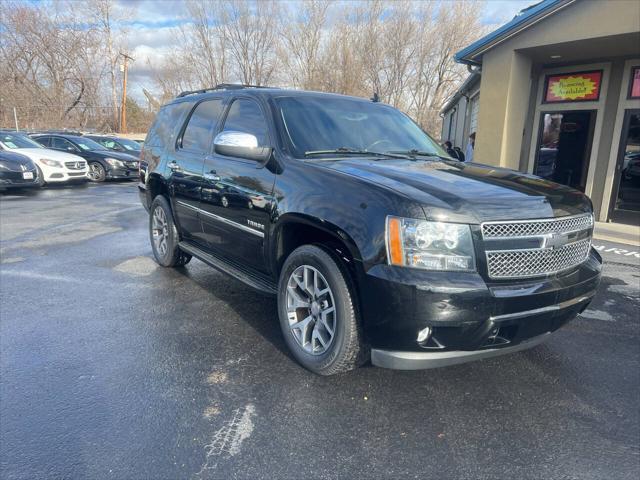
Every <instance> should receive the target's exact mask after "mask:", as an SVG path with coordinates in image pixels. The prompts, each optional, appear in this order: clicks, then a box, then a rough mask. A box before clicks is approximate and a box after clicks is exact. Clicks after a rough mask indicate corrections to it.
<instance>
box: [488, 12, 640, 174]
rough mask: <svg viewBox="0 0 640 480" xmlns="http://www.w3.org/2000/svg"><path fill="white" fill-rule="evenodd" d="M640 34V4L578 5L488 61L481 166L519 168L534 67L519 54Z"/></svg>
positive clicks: (512, 42) (518, 37) (512, 41)
mask: <svg viewBox="0 0 640 480" xmlns="http://www.w3.org/2000/svg"><path fill="white" fill-rule="evenodd" d="M639 30H640V2H638V1H634V0H609V1H594V0H579V1H577V2H576V3H574V4H572V5H569V6H568V7H565V8H564V9H563V10H561V11H559V12H557V13H555V14H554V15H552V16H550V17H547V18H546V19H544V20H543V21H541V22H539V23H537V24H536V25H533V26H531V27H530V28H529V29H527V30H525V31H524V32H522V33H520V34H518V35H516V36H515V37H513V38H511V39H509V40H507V41H505V42H504V43H502V44H500V45H498V46H497V47H495V48H493V49H491V50H489V51H488V52H486V53H485V54H484V56H483V61H482V79H481V88H480V90H481V92H482V93H481V95H480V112H479V116H478V132H477V137H476V152H475V158H476V161H478V162H481V163H487V164H491V165H500V166H503V167H508V168H514V169H517V168H518V167H519V163H520V152H521V147H522V139H523V129H524V126H525V121H526V119H527V112H528V105H529V97H530V95H534V94H535V92H532V91H531V66H532V62H531V60H530V59H529V58H527V56H526V55H525V54H523V53H520V52H518V50H522V49H527V48H533V47H540V46H544V45H553V44H557V43H564V42H571V41H576V40H583V39H589V38H597V37H606V36H610V35H618V34H623V33H632V32H638V31H639Z"/></svg>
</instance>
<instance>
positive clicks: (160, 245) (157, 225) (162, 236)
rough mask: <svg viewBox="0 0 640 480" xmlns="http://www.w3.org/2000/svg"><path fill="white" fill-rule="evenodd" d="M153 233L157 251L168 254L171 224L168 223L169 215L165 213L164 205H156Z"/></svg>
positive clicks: (152, 226)
mask: <svg viewBox="0 0 640 480" xmlns="http://www.w3.org/2000/svg"><path fill="white" fill-rule="evenodd" d="M151 233H152V235H153V245H154V246H155V247H156V251H157V252H158V253H159V254H160V255H162V256H163V257H164V256H165V255H166V254H167V238H168V237H169V226H168V225H167V215H166V214H165V213H164V208H162V207H156V209H155V210H154V211H153V222H152V224H151Z"/></svg>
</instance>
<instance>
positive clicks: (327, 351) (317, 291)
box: [278, 245, 368, 375]
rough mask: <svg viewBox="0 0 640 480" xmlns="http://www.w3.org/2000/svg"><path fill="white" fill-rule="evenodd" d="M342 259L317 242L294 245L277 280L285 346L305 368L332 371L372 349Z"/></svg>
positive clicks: (356, 363) (359, 359)
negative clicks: (365, 335) (338, 258)
mask: <svg viewBox="0 0 640 480" xmlns="http://www.w3.org/2000/svg"><path fill="white" fill-rule="evenodd" d="M338 262H339V260H336V259H334V258H333V256H332V255H331V254H330V253H328V252H327V251H325V250H324V249H323V248H321V247H318V246H315V245H304V246H302V247H299V248H298V249H296V250H295V251H294V252H293V253H291V255H289V257H288V258H287V260H286V261H285V263H284V266H283V267H282V271H281V273H280V280H279V282H278V314H279V317H280V327H281V328H282V332H283V334H284V338H285V341H286V343H287V346H288V347H289V349H290V350H291V352H292V353H293V355H294V357H295V358H296V359H297V360H298V362H300V363H301V364H302V365H303V366H304V367H306V368H307V369H309V370H311V371H312V372H315V373H318V374H320V375H334V374H336V373H341V372H346V371H348V370H352V369H354V368H357V367H358V366H359V365H361V364H362V363H363V362H364V360H366V357H367V354H368V348H367V347H366V345H365V344H364V339H363V334H362V328H361V325H360V321H359V318H358V312H357V308H356V304H357V302H356V295H355V289H354V288H353V286H352V283H351V278H350V276H349V274H348V272H347V270H346V269H345V268H344V267H343V265H342V264H341V263H338Z"/></svg>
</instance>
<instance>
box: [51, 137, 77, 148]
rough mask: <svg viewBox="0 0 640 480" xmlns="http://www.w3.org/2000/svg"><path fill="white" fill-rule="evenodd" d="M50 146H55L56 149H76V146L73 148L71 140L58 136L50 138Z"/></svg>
mask: <svg viewBox="0 0 640 480" xmlns="http://www.w3.org/2000/svg"><path fill="white" fill-rule="evenodd" d="M51 148H56V149H58V150H67V149H72V150H76V148H74V146H73V144H72V143H71V142H69V141H67V140H65V139H64V138H60V137H53V138H51Z"/></svg>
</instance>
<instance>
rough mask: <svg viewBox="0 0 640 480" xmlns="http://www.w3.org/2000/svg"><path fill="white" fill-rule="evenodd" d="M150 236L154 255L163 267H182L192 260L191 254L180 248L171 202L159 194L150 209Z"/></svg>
mask: <svg viewBox="0 0 640 480" xmlns="http://www.w3.org/2000/svg"><path fill="white" fill-rule="evenodd" d="M149 237H150V239H151V248H152V250H153V256H154V257H155V259H156V262H158V263H159V264H160V265H162V266H163V267H181V266H183V265H186V264H187V263H189V261H190V260H191V255H189V254H188V253H185V252H183V251H182V250H180V248H178V242H179V236H178V229H177V228H176V225H175V223H174V222H173V214H172V213H171V207H170V206H169V202H168V201H167V199H166V198H165V197H163V196H162V195H158V196H157V197H156V198H155V199H154V200H153V203H152V204H151V209H150V211H149Z"/></svg>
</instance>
